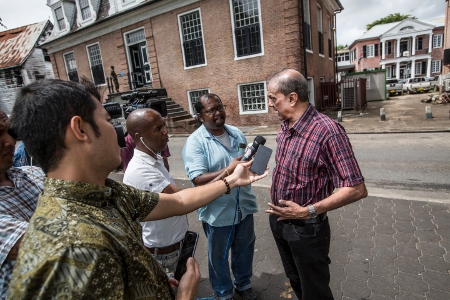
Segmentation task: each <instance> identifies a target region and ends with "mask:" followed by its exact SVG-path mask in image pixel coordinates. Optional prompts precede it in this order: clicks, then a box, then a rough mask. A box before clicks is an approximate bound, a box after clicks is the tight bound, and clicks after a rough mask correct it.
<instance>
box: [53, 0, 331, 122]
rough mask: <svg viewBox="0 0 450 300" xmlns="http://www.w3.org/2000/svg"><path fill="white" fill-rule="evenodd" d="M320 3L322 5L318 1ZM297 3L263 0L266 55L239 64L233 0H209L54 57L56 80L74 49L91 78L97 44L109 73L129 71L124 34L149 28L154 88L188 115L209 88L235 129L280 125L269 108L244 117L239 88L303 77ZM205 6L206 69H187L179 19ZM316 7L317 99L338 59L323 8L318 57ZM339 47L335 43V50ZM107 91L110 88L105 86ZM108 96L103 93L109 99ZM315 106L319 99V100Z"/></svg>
mask: <svg viewBox="0 0 450 300" xmlns="http://www.w3.org/2000/svg"><path fill="white" fill-rule="evenodd" d="M319 2H320V1H319ZM300 4H301V2H300V1H296V0H280V1H277V0H264V1H260V5H261V11H260V16H261V23H262V32H263V49H264V55H262V56H256V57H252V58H247V59H238V60H235V54H234V44H233V38H234V35H233V32H232V25H231V22H232V18H231V16H230V2H229V1H228V0H221V1H218V0H204V1H201V2H197V3H194V4H191V5H189V6H186V7H183V8H180V9H177V10H174V11H171V12H168V13H165V14H162V15H159V16H156V17H153V18H150V19H147V20H145V21H142V22H138V23H136V24H133V25H132V26H128V27H125V28H122V29H121V30H117V31H115V32H112V33H110V34H106V35H103V36H101V37H100V38H97V39H95V40H92V41H89V42H87V43H83V44H80V45H77V46H75V47H73V49H65V50H64V51H61V52H58V53H55V54H54V59H55V61H54V63H53V67H54V69H55V76H59V78H61V79H66V80H67V73H66V70H65V66H64V61H63V53H67V52H70V51H74V55H75V60H76V63H77V67H78V74H79V76H80V77H81V76H82V75H85V76H87V77H88V78H91V73H90V69H89V61H88V55H87V52H86V45H88V44H91V43H96V42H98V43H99V45H100V50H101V54H102V60H103V67H104V70H105V75H106V76H107V77H108V76H109V75H110V66H114V67H115V71H116V73H117V74H120V72H123V73H124V74H126V73H127V72H128V71H129V70H128V61H127V57H126V49H125V44H124V40H123V38H124V32H128V31H130V30H133V29H136V28H139V27H142V26H143V27H144V29H145V34H146V40H147V48H148V54H149V58H150V65H151V70H152V76H153V87H156V88H159V87H163V88H166V89H167V92H168V95H169V97H171V98H172V99H173V100H174V101H175V102H177V103H178V104H180V105H181V106H183V108H184V109H185V110H186V111H189V104H188V98H187V91H188V90H195V89H204V88H209V89H210V91H211V92H212V93H216V94H218V95H219V96H220V97H221V98H222V100H223V102H224V104H226V105H227V116H228V120H227V122H228V123H230V124H234V125H249V124H252V125H264V124H278V123H279V120H278V117H277V114H276V113H274V112H273V111H271V109H270V108H269V112H268V113H258V114H250V115H240V114H239V99H238V87H237V85H238V84H242V83H251V82H260V81H265V80H266V79H267V77H268V75H269V74H270V73H272V72H274V71H276V70H279V69H281V68H284V67H292V68H296V69H298V70H300V71H301V72H302V73H304V61H303V60H304V56H303V51H302V48H303V41H302V36H301V34H300V28H301V15H300V12H301V9H300V6H299V5H300ZM199 7H200V11H201V20H202V28H203V38H204V44H205V51H206V60H207V65H206V66H202V67H196V68H191V69H186V70H185V69H184V63H183V57H182V49H181V47H182V45H181V42H180V35H179V27H178V17H177V15H178V14H180V13H185V12H188V11H190V10H193V9H197V8H199ZM316 9H317V6H316V4H315V3H314V1H311V25H312V33H313V37H312V39H313V49H314V50H313V53H308V57H307V59H308V77H313V78H314V82H315V96H316V98H319V97H320V94H319V78H320V77H325V78H326V80H325V81H329V78H330V77H333V78H334V75H333V74H334V73H333V71H334V61H333V60H330V59H329V58H328V47H327V36H328V35H327V30H328V23H327V17H326V16H327V14H328V15H330V17H331V16H332V13H330V12H327V9H326V7H325V5H322V9H323V13H324V16H323V22H324V24H323V30H324V42H325V44H324V57H320V56H319V54H318V50H317V51H316V50H315V49H318V41H317V20H316V18H317V11H316ZM332 48H333V49H334V45H333V47H332ZM333 57H334V55H333ZM118 79H119V83H120V91H125V90H128V89H129V87H128V80H127V77H126V76H124V77H119V78H118ZM105 89H106V86H105ZM106 96H107V92H105V93H104V98H106ZM316 103H318V101H317V100H316Z"/></svg>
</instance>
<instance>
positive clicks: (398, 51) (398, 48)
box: [397, 39, 402, 57]
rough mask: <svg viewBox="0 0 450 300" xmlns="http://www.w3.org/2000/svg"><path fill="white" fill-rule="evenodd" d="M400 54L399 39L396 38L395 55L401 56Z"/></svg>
mask: <svg viewBox="0 0 450 300" xmlns="http://www.w3.org/2000/svg"><path fill="white" fill-rule="evenodd" d="M401 56H402V54H401V53H400V39H397V57H401Z"/></svg>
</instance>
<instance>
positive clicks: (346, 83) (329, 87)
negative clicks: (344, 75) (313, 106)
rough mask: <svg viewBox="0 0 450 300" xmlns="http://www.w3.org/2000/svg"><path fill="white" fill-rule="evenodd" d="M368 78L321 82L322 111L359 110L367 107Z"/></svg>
mask: <svg viewBox="0 0 450 300" xmlns="http://www.w3.org/2000/svg"><path fill="white" fill-rule="evenodd" d="M366 81H367V80H366V78H348V79H344V80H343V81H341V82H339V83H336V82H321V83H320V90H321V94H322V105H321V108H322V110H345V109H355V110H359V109H362V108H364V107H365V106H366V104H367V101H366Z"/></svg>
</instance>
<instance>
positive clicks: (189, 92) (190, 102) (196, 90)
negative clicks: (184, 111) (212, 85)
mask: <svg viewBox="0 0 450 300" xmlns="http://www.w3.org/2000/svg"><path fill="white" fill-rule="evenodd" d="M200 91H208V92H207V93H208V94H209V93H210V89H209V88H204V89H195V90H188V91H187V99H188V104H189V113H190V114H191V116H193V117H195V112H194V111H195V109H194V103H193V102H192V99H191V93H192V92H200Z"/></svg>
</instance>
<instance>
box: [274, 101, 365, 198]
mask: <svg viewBox="0 0 450 300" xmlns="http://www.w3.org/2000/svg"><path fill="white" fill-rule="evenodd" d="M277 145H278V146H277V151H276V155H275V162H276V166H275V169H274V170H273V177H272V187H271V197H272V202H273V203H274V204H275V205H278V200H280V199H282V200H293V201H295V202H296V203H298V204H300V205H302V206H306V205H308V204H313V203H316V202H319V201H321V200H323V199H325V198H327V197H328V196H329V195H331V193H332V192H333V190H334V189H335V188H339V187H345V186H355V185H358V184H360V183H363V182H364V177H363V176H362V174H361V170H360V169H359V166H358V163H357V161H356V159H355V156H354V153H353V150H352V146H351V144H350V141H349V139H348V137H347V135H346V133H345V130H344V128H343V127H342V126H341V125H340V124H337V123H336V122H335V121H333V120H332V119H331V118H329V117H328V116H325V115H324V114H322V113H320V112H318V111H317V110H315V109H314V108H313V107H312V106H309V107H308V109H307V110H306V111H305V113H304V114H303V116H302V117H301V118H300V119H299V120H298V121H297V122H296V123H295V124H294V126H292V128H290V129H289V127H288V122H287V121H284V122H283V124H282V125H281V129H280V131H279V132H278V136H277Z"/></svg>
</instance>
